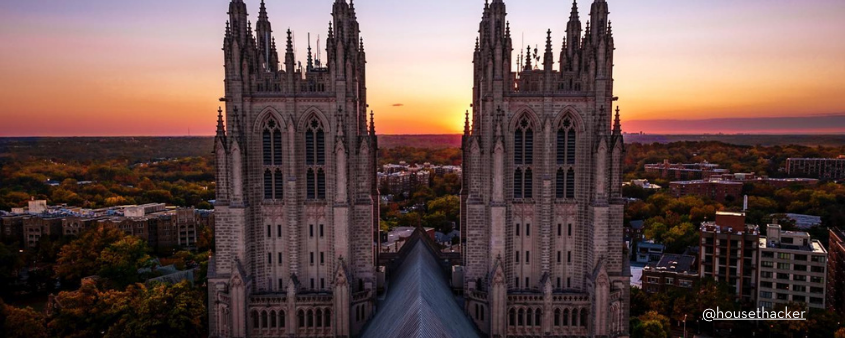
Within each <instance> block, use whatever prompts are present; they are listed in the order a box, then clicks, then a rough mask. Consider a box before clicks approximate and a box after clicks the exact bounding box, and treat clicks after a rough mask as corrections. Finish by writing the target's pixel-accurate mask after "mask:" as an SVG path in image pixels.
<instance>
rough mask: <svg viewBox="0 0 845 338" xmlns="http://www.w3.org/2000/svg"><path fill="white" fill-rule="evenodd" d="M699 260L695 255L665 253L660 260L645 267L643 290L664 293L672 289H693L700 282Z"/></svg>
mask: <svg viewBox="0 0 845 338" xmlns="http://www.w3.org/2000/svg"><path fill="white" fill-rule="evenodd" d="M697 264H698V262H696V260H695V256H690V255H677V254H664V255H663V256H661V257H660V260H659V261H658V262H654V263H649V264H648V265H646V267H645V268H643V275H642V283H643V290H644V291H645V292H648V293H662V292H667V291H669V290H671V289H677V288H684V289H691V288H692V287H693V286H694V285H695V283H697V282H698V280H699V276H698V270H697V269H698V265H697Z"/></svg>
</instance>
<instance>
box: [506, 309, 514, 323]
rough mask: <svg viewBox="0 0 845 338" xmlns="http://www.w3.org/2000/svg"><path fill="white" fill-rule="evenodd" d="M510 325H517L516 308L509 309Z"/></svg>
mask: <svg viewBox="0 0 845 338" xmlns="http://www.w3.org/2000/svg"><path fill="white" fill-rule="evenodd" d="M508 325H510V326H514V325H516V311H514V309H510V311H508Z"/></svg>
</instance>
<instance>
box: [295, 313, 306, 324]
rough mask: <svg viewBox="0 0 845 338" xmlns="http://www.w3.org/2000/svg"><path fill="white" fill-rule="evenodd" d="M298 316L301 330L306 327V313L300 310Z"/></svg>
mask: <svg viewBox="0 0 845 338" xmlns="http://www.w3.org/2000/svg"><path fill="white" fill-rule="evenodd" d="M296 316H297V317H299V327H300V328H303V327H305V312H304V311H302V310H299V312H298V313H297V315H296Z"/></svg>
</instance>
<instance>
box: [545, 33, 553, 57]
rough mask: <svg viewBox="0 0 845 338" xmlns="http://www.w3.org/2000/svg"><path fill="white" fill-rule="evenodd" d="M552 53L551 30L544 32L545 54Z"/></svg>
mask: <svg viewBox="0 0 845 338" xmlns="http://www.w3.org/2000/svg"><path fill="white" fill-rule="evenodd" d="M551 52H552V30H551V29H549V30H548V31H546V53H551Z"/></svg>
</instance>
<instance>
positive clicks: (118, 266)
mask: <svg viewBox="0 0 845 338" xmlns="http://www.w3.org/2000/svg"><path fill="white" fill-rule="evenodd" d="M149 251H150V249H149V247H147V243H146V242H145V241H143V240H141V239H140V238H138V237H134V236H126V237H123V238H122V239H120V240H119V241H117V242H115V243H112V244H110V245H108V246H107V247H106V248H105V249H103V251H102V252H100V256H99V257H98V258H97V264H98V265H99V270H98V271H97V274H98V275H99V276H100V277H103V278H106V279H108V280H109V281H110V282H111V283H113V284H114V285H116V286H118V287H123V286H126V285H129V284H131V283H136V282H139V281H140V275H139V274H138V269H139V268H149V267H152V261H151V258H150V256H149V255H148V254H147V253H148V252H149Z"/></svg>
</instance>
